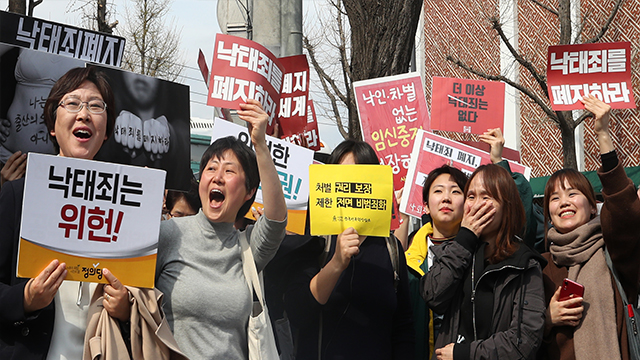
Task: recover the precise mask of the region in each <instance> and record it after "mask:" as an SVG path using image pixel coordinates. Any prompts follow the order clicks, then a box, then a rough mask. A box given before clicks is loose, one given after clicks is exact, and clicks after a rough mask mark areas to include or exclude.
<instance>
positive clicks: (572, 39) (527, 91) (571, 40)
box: [446, 0, 624, 169]
mask: <svg viewBox="0 0 640 360" xmlns="http://www.w3.org/2000/svg"><path fill="white" fill-rule="evenodd" d="M529 1H531V2H532V3H534V4H535V5H536V6H540V7H541V8H543V9H544V10H545V11H547V12H548V13H549V15H550V16H555V17H557V18H558V23H559V26H560V38H559V41H558V43H557V44H549V45H568V44H577V43H580V39H581V38H582V37H583V35H584V34H583V33H582V26H580V27H578V28H577V33H576V34H575V35H574V34H572V31H573V26H572V23H571V6H572V3H571V0H559V1H558V8H557V9H554V8H553V7H551V6H550V5H546V4H544V2H542V1H541V0H529ZM623 2H624V0H616V1H615V4H614V6H613V7H612V9H611V12H610V13H609V17H608V18H607V20H606V21H605V23H604V24H603V25H602V26H601V27H600V29H599V31H598V32H597V34H595V35H594V36H593V37H591V38H588V39H586V40H585V41H584V42H582V43H595V42H598V41H600V40H601V39H602V37H603V36H604V35H605V33H606V32H607V30H608V29H609V27H610V25H611V23H612V22H613V20H614V18H615V16H616V14H617V13H618V11H619V9H620V7H621V6H622V3H623ZM488 21H489V22H490V24H491V27H492V29H493V30H495V32H496V33H497V35H498V36H499V37H500V40H501V41H502V42H503V43H504V44H505V46H506V47H507V49H508V50H509V53H510V54H511V55H512V56H513V58H514V59H515V62H516V63H517V64H518V65H519V66H521V67H523V68H524V69H525V70H526V72H528V73H529V74H530V75H531V76H532V77H533V79H534V80H535V83H536V84H537V85H538V87H537V88H528V87H526V86H525V85H523V84H522V83H520V82H516V81H513V80H511V79H509V78H508V77H506V76H504V75H500V74H490V73H488V72H486V71H484V70H482V69H477V68H474V67H472V66H470V65H468V64H467V63H465V62H463V61H462V60H460V59H459V58H457V57H456V56H455V55H451V54H450V55H447V57H446V58H447V60H448V61H450V62H452V63H454V64H456V65H457V66H459V67H461V68H463V69H465V70H466V71H468V72H470V73H472V74H475V75H477V76H479V77H482V78H484V79H487V80H498V81H503V82H505V83H507V84H508V85H510V86H512V87H514V88H516V89H518V90H519V91H520V92H521V93H523V94H524V95H526V96H527V97H529V98H530V99H531V100H533V102H535V104H536V105H538V106H539V107H540V109H542V111H543V112H544V113H545V114H546V115H547V117H548V118H549V119H550V120H551V121H553V122H554V123H555V124H556V126H558V128H559V129H560V133H561V135H562V152H563V161H564V167H565V168H572V169H577V168H578V163H577V160H576V146H575V129H576V128H577V127H578V126H579V125H580V124H581V123H582V122H583V121H584V120H585V119H586V118H588V117H590V116H591V115H592V114H591V113H589V112H587V111H583V112H582V113H581V114H580V116H578V117H577V118H575V119H574V116H573V112H572V111H553V110H552V109H551V105H550V102H549V92H548V88H547V79H546V68H542V69H537V68H536V67H535V66H534V65H533V62H532V61H531V60H530V59H527V58H526V56H524V55H523V54H521V53H520V52H519V51H518V50H517V49H516V48H515V47H514V46H513V45H512V44H511V42H510V41H509V39H508V38H507V36H506V34H505V32H504V29H503V23H501V22H500V19H499V18H498V17H497V16H490V17H489V18H488ZM584 22H585V19H584V18H583V19H582V23H584ZM543 63H545V64H546V62H543Z"/></svg>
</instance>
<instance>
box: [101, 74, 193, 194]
mask: <svg viewBox="0 0 640 360" xmlns="http://www.w3.org/2000/svg"><path fill="white" fill-rule="evenodd" d="M101 70H102V71H103V72H104V73H105V74H106V75H107V77H108V81H109V84H110V85H111V88H112V89H113V93H114V95H115V103H116V104H115V105H116V109H115V110H116V111H115V113H116V123H115V127H114V129H113V135H112V136H111V137H109V139H108V140H107V141H106V142H105V143H104V145H103V146H102V148H100V151H99V152H98V154H97V155H96V157H95V159H96V160H100V161H108V162H115V163H119V164H125V165H136V166H148V167H151V168H156V169H163V170H166V171H167V179H166V181H167V184H166V188H167V189H173V190H182V191H188V190H189V184H190V183H189V182H190V179H191V176H192V172H191V135H190V119H191V116H190V105H189V87H188V86H186V85H183V84H178V83H174V82H171V81H167V80H161V79H157V78H153V77H150V76H145V75H141V74H136V73H133V72H130V71H124V70H120V69H114V68H107V67H102V68H101Z"/></svg>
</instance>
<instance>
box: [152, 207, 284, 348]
mask: <svg viewBox="0 0 640 360" xmlns="http://www.w3.org/2000/svg"><path fill="white" fill-rule="evenodd" d="M286 223H287V222H286V220H285V221H282V222H277V221H271V220H269V219H267V218H266V216H262V217H260V219H259V220H258V222H257V223H256V224H255V226H253V227H249V228H247V239H248V240H249V244H250V246H251V249H252V251H253V256H254V258H255V262H256V267H257V268H258V271H260V270H262V269H263V268H264V267H265V266H266V265H267V263H268V262H269V260H271V258H272V257H273V256H274V255H275V253H276V250H277V249H278V246H279V245H280V242H281V241H282V239H283V238H284V231H285V227H286ZM238 234H239V231H237V230H235V228H234V227H233V224H230V223H212V222H210V221H209V220H208V219H207V217H206V216H205V215H204V214H203V213H202V210H200V212H199V213H198V214H197V215H194V216H187V217H182V218H173V219H171V220H168V221H163V222H162V223H161V226H160V241H159V244H158V262H157V265H156V287H157V288H158V289H159V290H160V291H162V292H163V293H164V294H165V295H164V305H163V308H164V311H165V313H166V315H167V320H168V321H169V325H170V326H171V329H172V330H173V333H174V336H175V339H176V341H177V342H178V345H179V346H180V349H181V350H182V351H183V352H184V353H185V354H186V355H187V356H188V357H189V358H190V359H193V360H197V359H228V360H232V359H242V360H245V359H247V357H248V354H247V351H248V350H247V322H248V319H249V312H250V311H251V303H252V297H251V295H250V294H249V288H248V286H247V282H246V280H245V277H244V273H243V272H242V256H241V251H240V245H239V243H238Z"/></svg>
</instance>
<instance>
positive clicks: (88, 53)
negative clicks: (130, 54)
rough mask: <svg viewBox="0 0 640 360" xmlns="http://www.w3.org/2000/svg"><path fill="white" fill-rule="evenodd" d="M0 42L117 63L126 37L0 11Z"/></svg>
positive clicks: (117, 64)
mask: <svg viewBox="0 0 640 360" xmlns="http://www.w3.org/2000/svg"><path fill="white" fill-rule="evenodd" d="M0 42H2V43H6V44H11V45H15V46H20V47H23V48H27V49H31V50H39V51H45V52H48V53H50V54H57V55H63V56H67V57H72V58H75V59H79V60H83V61H90V62H94V63H99V64H104V65H110V66H116V67H120V63H121V62H122V56H123V54H124V46H125V39H124V38H123V37H120V36H113V35H109V34H105V33H101V32H98V31H93V30H88V29H82V28H78V27H75V26H70V25H65V24H60V23H56V22H53V21H49V20H42V19H38V18H34V17H30V16H25V15H20V14H14V13H10V12H6V11H0Z"/></svg>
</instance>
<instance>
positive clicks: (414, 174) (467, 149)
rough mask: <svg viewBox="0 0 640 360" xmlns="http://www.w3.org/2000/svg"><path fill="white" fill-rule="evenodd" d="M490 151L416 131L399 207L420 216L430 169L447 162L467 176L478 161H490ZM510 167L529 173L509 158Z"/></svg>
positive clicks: (480, 163)
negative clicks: (424, 188) (424, 187)
mask: <svg viewBox="0 0 640 360" xmlns="http://www.w3.org/2000/svg"><path fill="white" fill-rule="evenodd" d="M490 163H491V155H490V154H489V153H488V152H484V151H482V150H479V149H476V148H474V147H471V146H467V145H464V144H461V143H459V142H456V141H453V140H449V139H447V138H444V137H441V136H438V135H435V134H433V133H430V132H427V131H422V130H421V131H419V132H418V136H416V141H415V143H414V146H413V151H412V153H411V167H410V168H409V173H408V174H407V182H406V185H405V189H404V191H403V192H402V199H401V200H400V211H402V212H403V213H405V214H408V215H411V216H414V217H417V218H420V217H421V216H422V214H424V213H425V212H424V204H423V202H422V186H423V185H424V181H425V179H426V178H427V175H428V174H429V172H431V170H433V169H435V168H438V167H440V166H442V165H449V166H453V167H455V168H458V169H460V170H462V172H463V173H465V174H466V175H467V176H470V175H471V174H472V173H473V171H474V170H475V169H476V168H477V167H478V166H480V165H485V164H490ZM509 166H510V167H511V171H513V172H519V173H521V174H523V175H524V176H525V177H526V178H527V179H529V177H530V176H531V168H529V167H526V166H524V165H521V164H518V163H516V162H513V161H509Z"/></svg>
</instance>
